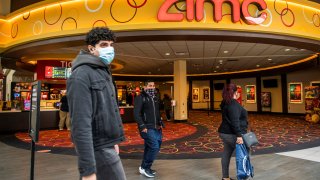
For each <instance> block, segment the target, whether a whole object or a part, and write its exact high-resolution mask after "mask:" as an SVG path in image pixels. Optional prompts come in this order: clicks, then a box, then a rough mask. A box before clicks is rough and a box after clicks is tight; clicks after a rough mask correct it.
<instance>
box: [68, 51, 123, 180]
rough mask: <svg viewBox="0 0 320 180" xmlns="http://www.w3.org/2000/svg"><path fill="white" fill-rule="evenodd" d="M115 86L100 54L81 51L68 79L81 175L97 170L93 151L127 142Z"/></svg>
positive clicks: (73, 132)
mask: <svg viewBox="0 0 320 180" xmlns="http://www.w3.org/2000/svg"><path fill="white" fill-rule="evenodd" d="M116 92H117V91H116V87H115V84H114V83H113V80H112V75H111V72H110V69H109V67H108V66H106V65H104V64H103V63H102V61H101V60H100V58H99V57H97V56H94V55H91V54H89V53H88V52H85V51H80V53H79V55H78V56H77V57H76V59H75V60H74V61H73V62H72V74H71V76H70V78H69V79H68V82H67V93H68V94H67V97H68V104H69V111H70V117H71V135H72V140H73V142H74V144H75V148H76V151H77V153H78V158H79V159H78V160H79V162H78V163H79V171H80V174H81V175H82V176H86V175H90V174H92V173H95V172H96V163H95V155H94V151H96V150H99V149H102V148H105V147H113V146H114V145H115V144H118V143H119V142H121V141H124V132H123V125H122V120H121V117H120V114H119V108H118V103H117V100H116V97H117V93H116Z"/></svg>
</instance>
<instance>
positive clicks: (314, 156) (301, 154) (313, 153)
mask: <svg viewBox="0 0 320 180" xmlns="http://www.w3.org/2000/svg"><path fill="white" fill-rule="evenodd" d="M278 154H279V155H283V156H289V157H294V158H299V159H305V160H309V161H315V162H320V146H319V147H315V148H309V149H304V150H298V151H290V152H284V153H278ZM319 179H320V178H319Z"/></svg>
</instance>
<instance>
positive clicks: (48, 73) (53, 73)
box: [45, 66, 67, 79]
mask: <svg viewBox="0 0 320 180" xmlns="http://www.w3.org/2000/svg"><path fill="white" fill-rule="evenodd" d="M66 71H67V68H64V67H52V66H46V67H45V78H58V79H66V77H67V72H66Z"/></svg>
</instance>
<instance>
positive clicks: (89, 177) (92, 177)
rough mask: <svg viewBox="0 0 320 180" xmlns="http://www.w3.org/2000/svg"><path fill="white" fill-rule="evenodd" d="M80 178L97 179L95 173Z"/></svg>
mask: <svg viewBox="0 0 320 180" xmlns="http://www.w3.org/2000/svg"><path fill="white" fill-rule="evenodd" d="M82 180H97V176H96V174H91V175H89V176H84V177H82Z"/></svg>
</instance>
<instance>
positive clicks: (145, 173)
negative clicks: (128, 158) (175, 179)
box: [143, 169, 155, 178]
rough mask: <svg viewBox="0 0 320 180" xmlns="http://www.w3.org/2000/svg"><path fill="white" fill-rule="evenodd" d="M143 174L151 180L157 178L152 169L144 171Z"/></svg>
mask: <svg viewBox="0 0 320 180" xmlns="http://www.w3.org/2000/svg"><path fill="white" fill-rule="evenodd" d="M143 174H144V175H145V176H147V177H149V178H153V177H155V176H154V174H152V171H151V169H144V171H143Z"/></svg>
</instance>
